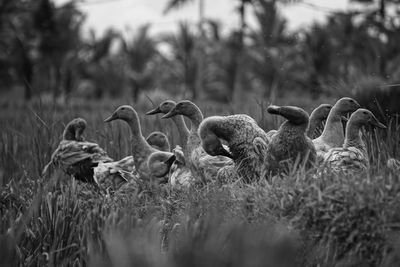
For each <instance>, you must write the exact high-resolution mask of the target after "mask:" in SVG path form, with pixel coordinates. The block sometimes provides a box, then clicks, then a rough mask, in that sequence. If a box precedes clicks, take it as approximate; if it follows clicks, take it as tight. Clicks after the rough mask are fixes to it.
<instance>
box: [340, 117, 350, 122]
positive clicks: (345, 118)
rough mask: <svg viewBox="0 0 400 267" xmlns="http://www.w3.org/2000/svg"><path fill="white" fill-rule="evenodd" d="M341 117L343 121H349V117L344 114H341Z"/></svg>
mask: <svg viewBox="0 0 400 267" xmlns="http://www.w3.org/2000/svg"><path fill="white" fill-rule="evenodd" d="M341 119H342V121H343V122H348V121H349V119H348V118H347V117H346V116H342V117H341Z"/></svg>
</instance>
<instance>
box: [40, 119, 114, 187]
mask: <svg viewBox="0 0 400 267" xmlns="http://www.w3.org/2000/svg"><path fill="white" fill-rule="evenodd" d="M86 126H87V122H86V120H84V119H83V118H75V119H73V120H71V121H70V122H69V123H68V124H67V125H66V126H65V129H64V132H63V135H62V140H61V142H60V143H59V145H58V147H57V149H56V150H55V151H54V152H53V154H52V155H51V159H50V162H49V163H48V164H47V165H46V166H45V167H44V169H43V172H42V175H45V174H46V173H47V172H48V171H49V168H50V167H51V166H56V167H58V168H60V169H61V170H62V171H63V172H64V173H66V174H68V175H71V176H72V177H73V178H75V179H77V180H79V181H82V182H86V183H95V180H94V178H93V174H94V168H95V167H96V166H97V165H98V164H99V163H104V162H112V161H113V159H112V158H110V157H109V156H108V155H107V153H106V152H105V151H104V150H103V149H102V148H101V147H100V146H99V145H98V144H96V143H92V142H87V141H85V139H84V137H83V133H84V131H85V129H86Z"/></svg>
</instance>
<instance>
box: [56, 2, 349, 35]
mask: <svg viewBox="0 0 400 267" xmlns="http://www.w3.org/2000/svg"><path fill="white" fill-rule="evenodd" d="M53 1H54V2H55V3H56V5H61V4H63V3H65V2H67V1H68V0H53ZM204 1H205V12H204V13H205V17H206V18H213V19H217V20H219V21H220V22H221V23H222V25H223V30H224V31H225V32H226V31H229V30H230V29H232V28H236V27H238V25H239V21H238V16H237V13H235V7H236V6H237V3H238V1H237V0H204ZM348 1H349V0H304V1H303V3H300V4H292V5H286V6H284V7H282V8H281V13H282V15H283V16H284V17H285V18H286V19H287V20H288V27H289V30H294V31H295V30H297V29H299V28H304V27H307V26H308V25H310V24H311V23H312V22H314V21H318V22H322V21H324V19H325V18H326V15H327V14H328V13H329V12H330V11H336V10H345V9H346V8H347V7H348V5H349V4H348ZM167 3H168V0H85V1H83V2H80V3H78V7H79V8H80V9H81V10H82V11H83V12H84V13H86V15H87V18H86V22H85V25H84V31H86V32H87V31H88V30H89V29H94V30H95V32H96V33H98V34H101V33H103V32H104V31H105V30H106V29H107V28H110V27H113V28H115V29H118V30H121V31H122V32H129V31H131V30H135V28H137V27H139V26H140V25H143V24H146V23H150V24H151V33H152V34H158V33H160V32H173V31H175V30H176V29H177V22H179V21H182V20H185V21H188V22H189V23H196V22H197V21H198V8H197V7H198V1H196V0H195V1H193V3H189V4H187V5H186V6H184V7H182V8H180V9H177V10H173V11H170V12H169V13H168V14H163V10H164V8H165V6H166V4H167ZM232 3H233V4H232ZM247 17H248V24H249V25H252V24H254V23H255V22H254V17H253V14H252V11H251V10H249V12H248V16H247Z"/></svg>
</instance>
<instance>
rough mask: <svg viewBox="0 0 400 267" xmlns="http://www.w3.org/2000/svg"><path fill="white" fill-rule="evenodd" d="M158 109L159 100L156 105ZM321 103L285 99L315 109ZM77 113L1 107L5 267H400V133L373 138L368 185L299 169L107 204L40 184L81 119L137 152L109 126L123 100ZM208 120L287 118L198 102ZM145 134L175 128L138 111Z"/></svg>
mask: <svg viewBox="0 0 400 267" xmlns="http://www.w3.org/2000/svg"><path fill="white" fill-rule="evenodd" d="M153 101H155V102H156V104H158V102H159V101H160V100H158V99H157V100H155V99H154V100H153ZM321 101H328V102H330V103H332V102H333V101H334V100H333V99H326V100H317V101H310V100H307V99H303V100H301V99H300V100H299V99H286V100H284V99H282V100H280V101H277V103H276V104H294V103H296V104H297V105H300V106H301V107H303V108H305V109H306V110H307V111H309V112H310V111H311V110H312V108H314V107H315V106H317V105H319V104H320V103H321ZM74 103H75V104H69V105H52V104H43V103H33V104H29V105H28V104H23V103H19V104H18V103H8V102H6V101H3V102H2V103H1V108H0V129H1V130H0V185H1V190H0V215H1V216H0V217H1V220H0V234H1V235H0V266H10V265H12V266H272V267H279V266H321V267H322V266H385V267H386V266H400V236H399V233H400V232H399V230H400V174H399V173H394V172H393V171H391V170H389V169H388V168H387V167H386V160H387V159H388V157H397V158H398V157H399V154H400V150H399V149H400V137H399V134H398V131H399V130H400V125H398V124H396V123H394V122H393V123H392V124H390V126H389V127H388V130H385V131H379V132H375V133H371V134H369V135H368V136H367V137H366V141H367V144H368V149H369V153H370V160H371V166H372V168H371V171H370V173H369V175H367V176H366V177H365V176H348V177H338V176H334V175H330V174H327V175H326V176H324V177H322V178H320V179H315V178H313V175H312V174H313V171H314V170H311V171H308V172H304V171H300V172H297V173H291V174H289V175H287V176H285V177H281V178H276V179H274V180H272V181H271V182H270V183H267V182H266V181H263V180H260V181H256V182H254V183H252V184H242V183H241V182H236V183H233V184H228V185H224V186H219V185H216V184H209V185H207V186H203V187H197V188H191V189H190V190H187V191H176V190H172V189H171V188H169V187H168V186H161V187H154V186H150V185H149V186H148V187H147V188H145V189H144V190H141V191H139V190H137V188H130V189H129V190H125V191H124V192H121V193H119V194H115V195H113V196H111V197H104V196H103V195H101V194H99V193H97V192H96V190H94V188H92V187H91V186H90V185H85V184H81V183H79V182H76V181H73V180H72V179H71V178H70V177H67V176H66V175H64V174H62V173H61V172H55V173H53V175H52V176H51V177H50V178H46V179H44V178H42V177H41V176H40V173H41V170H42V168H43V166H44V165H45V164H46V163H47V162H48V161H49V159H50V156H51V153H52V151H53V150H54V149H55V148H56V147H57V145H58V142H59V141H60V138H61V134H62V130H63V128H64V125H65V124H66V123H68V122H69V121H70V120H71V119H72V118H74V117H78V116H79V117H83V118H85V119H86V120H87V122H88V128H87V131H86V134H85V137H86V139H87V140H89V141H95V142H98V143H99V144H100V146H101V147H103V148H104V149H105V150H106V151H107V152H108V153H109V155H110V156H111V157H113V158H114V159H119V158H122V157H124V156H126V155H129V151H130V146H129V131H128V127H127V125H125V124H124V123H123V122H117V123H112V124H104V123H103V119H104V118H106V117H107V116H108V115H110V114H111V112H112V111H113V110H114V109H115V108H116V107H117V106H118V105H121V104H126V103H123V102H121V101H116V100H113V101H110V102H108V101H107V102H106V101H103V102H89V103H83V102H80V103H77V102H74ZM197 104H199V106H200V107H201V109H202V110H204V111H205V115H206V116H210V115H214V114H234V113H246V114H249V115H251V116H252V117H253V118H255V119H256V120H257V121H258V122H259V124H260V126H262V127H263V128H264V129H265V130H269V129H274V128H277V127H278V126H279V123H280V122H281V120H280V119H277V118H276V117H272V116H270V115H268V114H267V113H266V111H265V108H266V106H267V105H268V104H269V103H268V102H267V101H264V102H262V101H256V100H255V99H249V100H248V101H247V102H246V103H244V104H243V105H221V104H216V103H211V102H204V103H197ZM133 106H134V107H135V109H136V110H137V111H138V113H139V115H140V117H141V122H142V128H143V133H144V134H146V135H147V134H148V133H150V132H152V131H154V130H160V131H163V132H165V133H166V134H167V135H168V136H169V138H170V141H171V143H172V144H176V136H177V135H176V129H175V128H174V127H175V126H174V125H173V124H172V123H171V122H170V121H168V120H161V119H160V116H158V117H146V116H145V115H144V113H145V111H147V110H148V109H150V108H151V107H152V104H151V103H150V102H146V103H145V102H141V104H137V105H133Z"/></svg>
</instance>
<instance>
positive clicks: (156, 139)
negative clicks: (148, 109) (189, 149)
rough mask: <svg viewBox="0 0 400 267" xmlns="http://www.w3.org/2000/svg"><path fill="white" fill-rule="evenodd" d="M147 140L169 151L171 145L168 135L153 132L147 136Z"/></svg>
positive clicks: (150, 143)
mask: <svg viewBox="0 0 400 267" xmlns="http://www.w3.org/2000/svg"><path fill="white" fill-rule="evenodd" d="M146 141H147V143H148V144H149V145H151V146H157V147H159V148H161V149H162V150H163V151H169V148H170V145H169V141H168V138H167V136H166V135H165V134H164V133H162V132H157V131H156V132H152V133H151V134H149V136H147V138H146Z"/></svg>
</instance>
